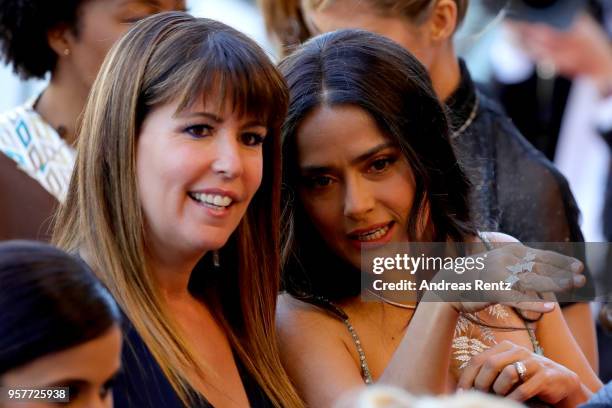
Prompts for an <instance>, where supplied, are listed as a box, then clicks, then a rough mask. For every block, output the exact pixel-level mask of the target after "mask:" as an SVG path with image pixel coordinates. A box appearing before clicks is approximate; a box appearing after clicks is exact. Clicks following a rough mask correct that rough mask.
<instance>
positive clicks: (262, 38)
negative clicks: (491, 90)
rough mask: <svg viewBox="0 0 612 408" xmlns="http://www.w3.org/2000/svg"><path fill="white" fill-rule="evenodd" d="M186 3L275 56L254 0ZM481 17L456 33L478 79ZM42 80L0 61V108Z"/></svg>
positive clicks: (486, 39) (475, 13)
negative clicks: (26, 76) (25, 76)
mask: <svg viewBox="0 0 612 408" xmlns="http://www.w3.org/2000/svg"><path fill="white" fill-rule="evenodd" d="M187 6H188V7H189V11H190V12H191V13H192V14H194V15H196V16H198V17H208V18H212V19H215V20H219V21H222V22H224V23H226V24H228V25H231V26H232V27H234V28H237V29H239V30H240V31H242V32H244V33H246V34H248V35H249V36H250V37H251V38H253V39H255V40H256V41H257V42H258V43H259V44H260V45H261V46H262V47H263V48H264V49H266V50H267V51H268V52H269V53H270V55H271V56H273V57H276V54H275V50H274V47H273V45H272V44H271V43H270V41H269V40H268V38H267V36H266V31H265V28H264V22H263V18H262V16H261V13H260V12H259V10H258V9H257V7H256V4H255V1H254V0H253V1H251V0H188V1H187ZM484 21H486V23H484V24H488V23H490V22H491V17H490V16H488V15H486V14H485V13H484V11H483V9H482V7H481V5H480V4H477V3H474V7H471V10H470V16H469V19H468V21H467V22H466V24H465V25H464V28H463V30H462V33H460V35H459V36H458V44H459V47H460V50H461V53H462V55H465V56H466V57H467V60H468V64H469V65H470V68H471V69H472V72H473V74H474V76H475V77H476V79H477V80H479V81H486V80H487V79H488V77H489V76H490V72H491V70H490V67H489V65H488V63H487V56H488V48H489V47H490V46H491V44H492V39H493V38H494V36H495V33H496V31H497V30H496V26H498V24H495V22H493V23H492V24H490V26H489V28H488V29H484V30H483V22H484ZM475 33H476V34H475ZM44 83H45V82H44V81H21V80H20V79H19V78H18V77H17V76H16V75H15V74H14V73H13V72H12V69H11V67H9V66H7V65H5V64H0V90H1V91H0V112H2V111H5V110H7V109H9V108H11V107H13V106H15V105H18V104H20V103H23V102H25V101H26V100H27V99H28V98H29V97H31V96H32V95H33V94H35V93H36V92H37V91H38V90H40V89H42V88H43V87H44Z"/></svg>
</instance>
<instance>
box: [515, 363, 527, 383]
mask: <svg viewBox="0 0 612 408" xmlns="http://www.w3.org/2000/svg"><path fill="white" fill-rule="evenodd" d="M513 365H514V368H516V372H517V373H518V376H519V378H520V379H521V382H525V380H526V379H527V367H525V364H524V363H523V362H522V361H515V362H514V363H513Z"/></svg>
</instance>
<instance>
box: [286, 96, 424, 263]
mask: <svg viewBox="0 0 612 408" xmlns="http://www.w3.org/2000/svg"><path fill="white" fill-rule="evenodd" d="M296 142H297V153H298V165H299V172H300V182H299V190H298V191H299V196H300V199H301V202H302V203H303V206H304V208H305V210H306V213H307V215H308V216H309V217H310V220H311V221H312V223H313V225H314V226H315V227H316V229H317V231H318V232H319V233H320V235H321V237H322V238H323V239H324V240H325V242H326V243H327V245H328V246H329V247H330V248H332V249H333V250H334V252H336V253H337V254H338V255H340V256H341V257H342V258H344V259H345V260H347V261H349V262H350V263H351V264H353V265H354V266H356V267H359V266H360V264H361V260H360V255H361V245H362V244H363V243H379V244H384V243H389V242H402V241H407V240H408V234H407V232H406V231H407V220H408V214H409V212H410V209H411V208H412V201H413V196H414V182H413V177H412V172H411V170H410V167H409V165H408V163H407V161H406V158H405V156H404V155H403V154H402V153H401V151H400V149H399V148H398V147H397V146H396V145H395V144H393V143H392V142H391V141H390V140H389V139H388V138H387V137H385V135H384V134H383V133H381V131H380V130H379V128H378V127H377V125H376V123H375V122H374V120H373V119H372V117H371V116H370V115H369V114H368V113H366V111H364V110H362V109H361V108H358V107H354V106H348V105H346V106H336V107H320V108H317V109H316V110H315V111H314V112H312V113H311V114H310V115H308V116H307V117H306V119H305V120H304V121H303V123H302V124H301V126H300V127H299V128H298V131H297V140H296Z"/></svg>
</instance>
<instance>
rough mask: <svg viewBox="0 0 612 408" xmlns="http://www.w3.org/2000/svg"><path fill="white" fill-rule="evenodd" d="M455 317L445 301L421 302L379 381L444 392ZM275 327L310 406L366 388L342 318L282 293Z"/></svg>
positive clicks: (289, 368) (326, 404)
mask: <svg viewBox="0 0 612 408" xmlns="http://www.w3.org/2000/svg"><path fill="white" fill-rule="evenodd" d="M457 317H458V313H457V312H456V311H455V310H454V309H453V308H452V307H451V306H450V305H449V304H447V303H442V302H437V303H434V302H424V303H422V304H421V305H419V307H418V308H417V310H416V311H415V314H414V316H413V318H412V321H411V323H410V326H409V327H408V329H407V331H406V334H405V335H404V339H403V340H402V342H401V344H400V346H399V347H398V349H397V350H396V352H395V353H394V355H393V358H392V360H391V362H390V364H389V365H388V366H387V368H386V369H385V371H384V372H383V375H382V376H381V378H380V382H382V383H385V384H391V385H395V386H399V387H402V388H404V389H407V390H408V391H410V392H414V393H441V392H444V391H445V387H446V378H447V376H448V366H449V361H450V353H451V341H452V337H453V330H454V328H455V324H456V322H457ZM277 325H278V331H279V336H280V351H281V358H282V359H283V363H284V364H285V368H286V369H287V372H288V373H289V375H290V377H291V378H292V380H293V381H294V383H295V384H296V386H297V388H298V391H299V392H300V394H301V396H302V397H303V398H304V400H305V401H306V403H307V404H308V405H310V406H316V407H329V406H332V404H333V403H334V402H335V401H336V400H337V398H338V397H339V396H341V395H342V394H343V393H345V392H346V391H348V390H352V389H356V388H361V387H364V386H365V385H364V382H363V380H362V378H361V372H360V368H359V366H358V364H357V362H356V360H355V358H354V357H353V356H352V355H351V351H350V350H352V349H353V347H354V346H353V344H352V341H351V340H350V337H349V336H348V332H347V331H346V327H345V326H344V325H343V323H342V322H340V321H338V320H336V319H334V318H333V317H331V316H328V315H327V314H325V313H323V312H322V311H321V310H320V309H317V308H316V307H314V306H311V305H308V304H305V303H303V302H300V301H298V300H295V299H292V298H290V297H289V296H288V295H284V296H281V297H280V299H279V303H278V311H277ZM408 363H409V364H408Z"/></svg>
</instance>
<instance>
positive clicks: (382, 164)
mask: <svg viewBox="0 0 612 408" xmlns="http://www.w3.org/2000/svg"><path fill="white" fill-rule="evenodd" d="M396 160H397V159H396V158H394V157H381V158H379V159H376V160H374V161H373V162H372V163H370V167H369V168H368V172H369V173H382V172H384V171H385V170H387V169H388V168H389V167H390V166H391V165H392V164H393V163H395V161H396Z"/></svg>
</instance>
